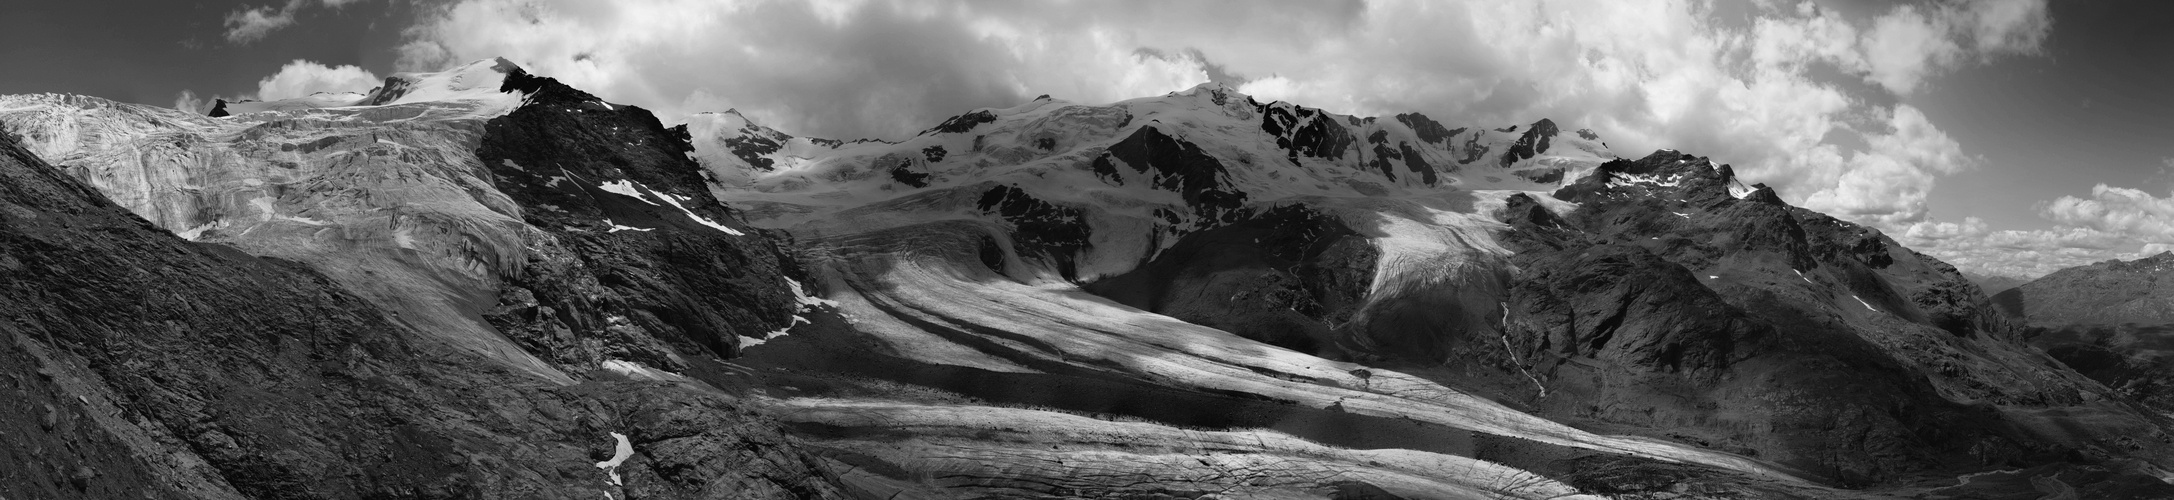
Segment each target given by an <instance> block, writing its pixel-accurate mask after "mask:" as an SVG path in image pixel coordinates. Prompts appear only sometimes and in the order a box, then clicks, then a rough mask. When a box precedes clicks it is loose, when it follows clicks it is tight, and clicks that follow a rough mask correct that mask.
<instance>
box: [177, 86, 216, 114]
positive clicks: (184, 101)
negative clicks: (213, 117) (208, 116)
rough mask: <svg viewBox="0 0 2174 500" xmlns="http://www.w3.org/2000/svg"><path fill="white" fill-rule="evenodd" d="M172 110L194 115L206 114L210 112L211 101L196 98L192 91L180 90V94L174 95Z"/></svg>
mask: <svg viewBox="0 0 2174 500" xmlns="http://www.w3.org/2000/svg"><path fill="white" fill-rule="evenodd" d="M174 109H178V110H182V111H187V112H190V113H196V114H204V113H208V112H210V111H211V99H209V98H203V97H197V96H196V92H193V91H189V90H182V91H181V93H180V94H176V95H174Z"/></svg>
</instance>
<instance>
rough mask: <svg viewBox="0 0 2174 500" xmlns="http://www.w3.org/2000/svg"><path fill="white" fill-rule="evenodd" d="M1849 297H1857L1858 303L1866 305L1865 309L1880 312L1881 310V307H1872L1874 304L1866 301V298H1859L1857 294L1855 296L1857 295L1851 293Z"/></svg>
mask: <svg viewBox="0 0 2174 500" xmlns="http://www.w3.org/2000/svg"><path fill="white" fill-rule="evenodd" d="M1849 298H1852V299H1857V303H1858V304H1863V305H1864V306H1865V310H1868V311H1872V312H1880V310H1879V309H1873V308H1872V304H1868V303H1865V299H1859V298H1857V296H1855V295H1851V296H1849Z"/></svg>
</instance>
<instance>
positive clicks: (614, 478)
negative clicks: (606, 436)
mask: <svg viewBox="0 0 2174 500" xmlns="http://www.w3.org/2000/svg"><path fill="white" fill-rule="evenodd" d="M611 438H612V439H616V440H618V441H619V445H618V447H617V448H614V449H613V450H612V452H611V460H605V461H602V462H597V463H596V468H598V469H604V473H606V474H610V475H611V485H612V486H619V485H620V484H622V483H620V481H619V464H623V463H626V461H627V459H628V458H633V457H634V443H632V442H629V441H627V435H625V434H620V433H617V432H614V433H611Z"/></svg>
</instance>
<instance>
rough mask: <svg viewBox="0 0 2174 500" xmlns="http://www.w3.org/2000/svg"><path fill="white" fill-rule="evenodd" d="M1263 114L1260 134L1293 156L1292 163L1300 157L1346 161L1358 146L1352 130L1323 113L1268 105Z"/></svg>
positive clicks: (1264, 106) (1303, 108) (1299, 107)
mask: <svg viewBox="0 0 2174 500" xmlns="http://www.w3.org/2000/svg"><path fill="white" fill-rule="evenodd" d="M1260 112H1261V131H1263V132H1267V133H1268V135H1270V136H1274V137H1275V138H1276V145H1277V146H1278V147H1282V148H1283V149H1284V150H1285V151H1289V152H1290V155H1291V161H1292V162H1293V163H1296V162H1297V161H1298V157H1300V156H1310V157H1314V158H1343V157H1344V153H1345V152H1346V151H1347V150H1349V149H1350V148H1351V145H1352V144H1353V143H1355V142H1358V137H1356V136H1353V135H1351V130H1350V129H1347V128H1344V125H1343V124H1340V123H1336V120H1335V119H1334V118H1333V117H1330V116H1329V114H1328V113H1325V112H1322V111H1321V110H1317V109H1312V108H1307V107H1304V106H1276V105H1274V104H1267V105H1262V106H1261V107H1260Z"/></svg>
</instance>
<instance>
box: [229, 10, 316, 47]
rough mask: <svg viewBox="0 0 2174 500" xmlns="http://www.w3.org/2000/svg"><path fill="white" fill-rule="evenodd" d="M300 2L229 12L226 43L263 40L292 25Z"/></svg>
mask: <svg viewBox="0 0 2174 500" xmlns="http://www.w3.org/2000/svg"><path fill="white" fill-rule="evenodd" d="M301 5H302V0H287V4H286V5H284V6H281V7H279V8H277V9H274V8H272V7H270V6H261V7H251V8H247V9H241V10H237V11H234V12H229V13H227V15H226V41H227V42H230V43H238V44H240V43H249V42H254V41H257V40H259V39H262V38H264V36H265V35H269V34H271V33H272V32H274V31H279V30H280V29H281V28H286V27H288V26H292V25H294V12H295V10H297V9H299V8H300V7H301Z"/></svg>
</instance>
